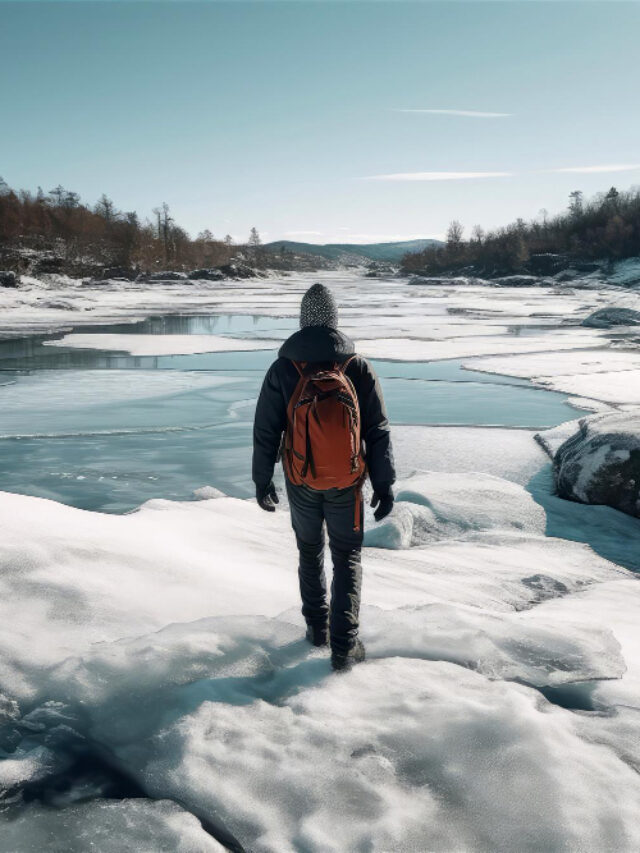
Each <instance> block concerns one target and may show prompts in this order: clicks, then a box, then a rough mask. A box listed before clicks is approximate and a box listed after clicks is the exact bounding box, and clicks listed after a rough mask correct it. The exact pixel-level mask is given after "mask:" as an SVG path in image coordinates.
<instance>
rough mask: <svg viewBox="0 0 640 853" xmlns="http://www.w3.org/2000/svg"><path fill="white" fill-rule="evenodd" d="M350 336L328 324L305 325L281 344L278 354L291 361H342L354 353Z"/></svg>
mask: <svg viewBox="0 0 640 853" xmlns="http://www.w3.org/2000/svg"><path fill="white" fill-rule="evenodd" d="M355 351H356V350H355V346H354V343H353V341H352V340H351V338H349V337H347V335H344V334H343V333H342V332H339V331H338V330H337V329H330V328H329V327H328V326H306V327H305V328H304V329H300V330H299V331H298V332H294V334H293V335H291V337H290V338H287V340H286V341H285V342H284V343H283V344H282V346H281V347H280V350H279V352H278V355H279V356H281V357H282V358H290V359H291V360H292V361H312V362H315V361H339V362H341V361H344V360H345V359H347V358H349V356H350V355H354V354H355Z"/></svg>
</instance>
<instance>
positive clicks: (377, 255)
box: [265, 240, 442, 263]
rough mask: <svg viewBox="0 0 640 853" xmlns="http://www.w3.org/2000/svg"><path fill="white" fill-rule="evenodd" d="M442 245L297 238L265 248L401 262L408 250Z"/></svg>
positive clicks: (416, 242)
mask: <svg viewBox="0 0 640 853" xmlns="http://www.w3.org/2000/svg"><path fill="white" fill-rule="evenodd" d="M440 245H442V244H441V242H440V240H403V241H402V242H399V243H364V244H359V243H324V244H322V245H318V244H316V243H298V242H296V241H295V240H275V241H274V242H273V243H266V244H265V249H268V250H269V251H271V252H280V251H281V249H282V247H283V246H284V247H285V249H286V250H287V251H288V252H293V253H295V254H303V255H320V257H322V258H326V259H327V260H331V261H336V260H339V259H340V258H341V257H343V256H345V255H347V256H349V257H350V258H353V257H354V256H359V257H361V258H366V259H367V260H370V261H387V262H388V263H400V261H401V260H402V257H403V255H405V254H406V253H407V252H421V251H423V250H424V249H427V248H429V247H431V246H440Z"/></svg>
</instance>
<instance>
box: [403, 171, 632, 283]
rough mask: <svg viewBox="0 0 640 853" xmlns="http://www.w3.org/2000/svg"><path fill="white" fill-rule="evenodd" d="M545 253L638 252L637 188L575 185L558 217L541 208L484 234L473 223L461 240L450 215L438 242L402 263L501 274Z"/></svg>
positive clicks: (596, 255)
mask: <svg viewBox="0 0 640 853" xmlns="http://www.w3.org/2000/svg"><path fill="white" fill-rule="evenodd" d="M548 254H559V255H564V256H566V257H567V258H568V259H574V260H575V259H582V260H594V259H597V260H602V259H608V260H611V261H613V260H616V259H619V258H627V257H633V256H635V255H640V188H633V189H631V190H628V191H622V192H620V191H619V190H617V189H616V188H615V187H611V189H610V190H609V191H608V192H606V193H599V194H597V195H595V196H594V197H593V198H591V199H585V197H584V195H583V193H582V192H581V191H580V190H574V191H573V192H572V193H570V195H569V204H568V207H567V209H566V210H565V211H563V212H562V213H560V214H558V215H557V216H553V217H550V216H549V214H548V212H547V211H546V210H541V211H540V213H539V215H538V217H537V218H536V219H534V220H533V221H531V222H525V220H524V219H517V220H516V221H515V222H513V223H511V224H510V225H507V226H506V227H504V228H498V229H496V230H495V231H489V232H487V233H485V231H484V230H483V229H482V228H481V227H480V226H479V225H476V226H475V227H474V228H473V230H472V232H471V235H470V237H469V238H468V239H466V240H465V239H464V229H463V227H462V225H461V224H460V223H459V222H458V221H457V220H454V221H453V222H452V223H451V224H450V225H449V229H448V231H447V239H446V242H445V244H444V245H443V246H436V247H429V248H426V249H424V250H423V251H421V252H416V253H411V254H408V255H405V256H404V258H403V261H402V267H403V269H404V270H405V271H407V272H426V273H429V274H432V273H439V272H452V271H456V270H462V269H464V268H465V267H471V268H473V270H474V271H476V272H477V273H479V274H484V275H500V274H506V273H514V272H520V271H526V270H527V269H528V265H529V264H530V263H531V262H532V256H534V255H548Z"/></svg>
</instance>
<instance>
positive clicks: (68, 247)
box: [0, 178, 260, 275]
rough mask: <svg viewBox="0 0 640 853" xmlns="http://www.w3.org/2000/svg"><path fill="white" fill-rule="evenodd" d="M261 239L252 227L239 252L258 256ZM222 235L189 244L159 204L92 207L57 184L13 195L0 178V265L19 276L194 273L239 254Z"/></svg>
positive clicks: (104, 201) (105, 202)
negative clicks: (100, 271) (137, 208)
mask: <svg viewBox="0 0 640 853" xmlns="http://www.w3.org/2000/svg"><path fill="white" fill-rule="evenodd" d="M259 246H260V237H259V235H258V232H257V231H256V229H255V228H254V229H252V231H251V235H250V236H249V240H248V242H247V244H246V246H244V251H245V255H247V254H248V255H249V256H250V255H251V253H252V252H254V253H255V254H258V252H259ZM239 248H240V247H239V246H237V245H236V246H234V243H233V240H232V238H231V237H230V236H229V235H226V236H225V237H223V238H216V237H215V236H214V235H213V234H212V232H211V231H209V230H208V229H207V230H204V231H201V232H200V233H199V234H198V235H197V237H195V239H192V238H191V237H190V236H189V234H188V233H187V232H186V231H185V229H184V228H182V227H181V226H180V225H179V224H178V223H177V222H176V221H175V220H174V218H173V217H172V215H171V211H170V209H169V205H167V204H166V203H162V204H160V205H159V206H158V207H157V208H155V209H154V210H153V218H147V219H144V220H143V221H141V220H140V218H139V217H138V214H137V213H136V212H134V211H123V210H118V208H117V207H116V205H115V204H114V202H113V201H112V200H111V199H110V198H109V197H108V196H107V195H102V196H101V198H100V199H99V200H98V202H97V203H96V204H95V205H88V204H85V203H83V202H82V200H81V198H80V196H79V194H78V193H76V192H73V191H72V190H67V189H65V188H64V187H62V186H57V187H55V188H54V189H52V190H50V191H49V192H47V193H45V192H44V191H43V190H42V189H41V188H40V187H38V190H37V192H35V193H32V192H30V191H28V190H14V189H12V188H11V187H9V186H8V185H7V183H6V182H5V181H4V180H3V179H2V178H0V267H3V266H4V267H5V268H8V269H15V271H16V272H23V271H26V270H27V269H29V268H31V267H32V266H33V259H34V258H36V259H37V263H36V265H35V266H36V269H37V271H40V272H58V271H64V272H68V273H70V274H78V275H83V274H91V273H92V272H93V271H94V270H95V268H96V267H97V266H98V267H99V266H105V267H108V266H117V267H122V268H127V269H129V268H138V269H143V270H154V269H174V270H187V269H190V270H193V269H197V268H201V267H205V268H209V267H215V266H219V265H221V264H225V263H228V262H229V261H230V260H231V259H232V258H233V257H234V255H235V254H236V253H237V252H238V250H239Z"/></svg>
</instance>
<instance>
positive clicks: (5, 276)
mask: <svg viewBox="0 0 640 853" xmlns="http://www.w3.org/2000/svg"><path fill="white" fill-rule="evenodd" d="M19 284H20V276H18V275H16V274H15V273H14V272H11V270H0V287H17V286H18V285H19Z"/></svg>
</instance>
